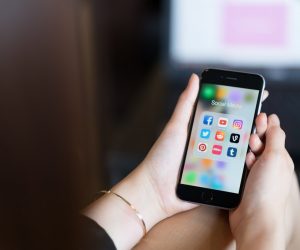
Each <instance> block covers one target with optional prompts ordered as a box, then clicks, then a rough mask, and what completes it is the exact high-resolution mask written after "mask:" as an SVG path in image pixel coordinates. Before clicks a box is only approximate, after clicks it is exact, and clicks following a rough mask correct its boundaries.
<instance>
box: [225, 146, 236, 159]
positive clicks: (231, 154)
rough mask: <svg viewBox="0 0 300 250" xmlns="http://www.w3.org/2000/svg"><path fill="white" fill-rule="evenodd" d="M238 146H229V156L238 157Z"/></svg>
mask: <svg viewBox="0 0 300 250" xmlns="http://www.w3.org/2000/svg"><path fill="white" fill-rule="evenodd" d="M236 152H237V148H232V147H229V148H228V150H227V156H229V157H236Z"/></svg>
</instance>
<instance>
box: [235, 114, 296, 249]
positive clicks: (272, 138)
mask: <svg viewBox="0 0 300 250" xmlns="http://www.w3.org/2000/svg"><path fill="white" fill-rule="evenodd" d="M258 119H260V121H257V122H256V123H260V124H262V125H261V126H260V127H259V129H258V131H257V134H255V135H252V136H251V138H250V148H251V152H250V153H249V154H248V155H247V159H246V162H247V165H248V167H249V170H250V173H249V175H248V178H247V182H246V186H245V190H244V194H243V198H242V201H241V203H240V205H239V207H238V208H236V209H235V210H234V211H232V212H231V214H230V226H231V230H232V233H233V235H234V238H235V239H236V242H237V249H239V250H248V249H255V250H263V249H272V250H276V249H278V250H279V249H285V248H286V244H287V242H288V241H289V238H290V235H289V232H286V227H285V225H286V223H285V222H286V221H287V220H286V211H287V207H288V198H289V195H290V190H291V186H292V183H293V182H294V180H293V178H294V176H293V175H294V172H293V170H294V164H293V162H292V160H291V158H290V156H289V154H288V153H287V151H286V149H285V145H284V144H285V133H284V132H283V130H282V129H281V128H280V122H279V119H278V117H277V116H276V115H271V116H269V117H268V118H267V117H266V116H265V115H263V116H260V117H259V118H258ZM263 124H265V125H263Z"/></svg>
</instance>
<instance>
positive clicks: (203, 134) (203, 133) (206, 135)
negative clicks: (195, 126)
mask: <svg viewBox="0 0 300 250" xmlns="http://www.w3.org/2000/svg"><path fill="white" fill-rule="evenodd" d="M209 136H210V130H209V129H206V128H204V129H201V131H200V137H201V138H204V139H208V138H209Z"/></svg>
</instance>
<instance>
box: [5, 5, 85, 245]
mask: <svg viewBox="0 0 300 250" xmlns="http://www.w3.org/2000/svg"><path fill="white" fill-rule="evenodd" d="M5 2H6V3H4V4H2V5H4V6H1V10H0V12H1V14H0V16H1V17H0V18H1V19H2V20H1V21H0V33H1V39H0V40H1V41H0V55H1V56H0V128H1V129H0V130H1V132H0V141H1V142H0V154H1V156H0V158H1V162H0V166H1V171H0V197H1V200H0V202H1V205H0V248H1V249H9V250H14V249H30V250H35V249H39V250H40V249H43V250H45V249H77V248H79V246H80V245H79V241H80V239H81V237H80V235H82V234H81V232H80V231H79V228H80V226H78V223H79V222H78V214H79V210H80V208H82V206H83V205H84V204H85V202H86V198H85V199H84V197H85V194H86V192H87V190H89V191H90V189H89V188H90V184H91V181H90V179H89V177H90V173H89V170H88V167H87V165H88V160H87V157H88V156H89V152H88V150H89V145H88V144H89V142H88V141H87V124H86V123H87V121H86V118H87V116H86V113H85V108H86V107H85V106H84V100H85V99H84V98H86V96H84V92H83V78H82V70H81V66H80V58H79V52H78V37H77V35H78V34H77V33H76V32H77V29H76V26H75V23H74V20H75V19H74V17H75V15H74V8H68V7H70V5H71V3H72V2H73V1H60V0H51V1H50V0H48V1H36V0H35V1H17V2H18V3H16V1H5ZM74 2H76V1H74ZM73 7H74V6H73Z"/></svg>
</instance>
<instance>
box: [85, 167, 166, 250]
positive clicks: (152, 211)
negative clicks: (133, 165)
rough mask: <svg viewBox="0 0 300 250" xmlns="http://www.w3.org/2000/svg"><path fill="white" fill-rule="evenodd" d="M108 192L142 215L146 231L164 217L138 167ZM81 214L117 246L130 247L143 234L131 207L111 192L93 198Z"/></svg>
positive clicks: (155, 197) (151, 188) (149, 185)
mask: <svg viewBox="0 0 300 250" xmlns="http://www.w3.org/2000/svg"><path fill="white" fill-rule="evenodd" d="M112 191H114V192H115V193H117V194H119V195H121V196H122V197H124V198H125V199H126V200H128V201H129V202H130V203H131V204H132V205H133V206H134V207H135V208H136V209H137V210H138V212H139V213H140V214H142V216H143V219H144V221H145V224H146V228H147V231H148V230H150V229H151V228H152V227H153V226H154V225H155V224H156V223H158V222H159V221H160V220H162V219H164V218H165V213H164V212H163V210H162V209H161V206H160V204H159V201H158V200H157V194H156V193H155V190H154V189H153V186H152V184H151V183H149V180H148V179H147V176H146V175H145V174H144V171H142V170H141V166H140V167H138V168H137V169H136V170H135V171H133V172H132V173H131V174H130V175H129V176H127V177H126V178H125V179H123V180H122V181H121V182H120V183H118V184H117V185H116V186H114V187H113V188H112ZM84 214H85V215H86V216H88V217H90V218H91V219H93V220H95V221H96V222H97V223H98V224H99V225H100V226H101V227H103V228H104V229H105V230H106V232H107V233H108V234H109V236H110V237H111V238H112V240H113V241H114V243H115V245H116V247H117V248H118V249H131V248H132V247H133V246H135V245H136V244H137V243H138V241H139V240H140V239H141V238H142V237H143V226H142V224H141V221H140V220H139V218H138V217H137V215H136V214H135V212H134V210H133V209H132V208H130V207H129V206H128V205H127V204H126V203H125V202H124V201H122V200H121V199H120V198H118V197H116V196H115V195H113V194H106V195H104V196H102V197H101V198H100V199H98V200H96V201H95V202H94V203H92V204H91V205H90V206H89V207H88V208H87V209H86V210H85V212H84Z"/></svg>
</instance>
